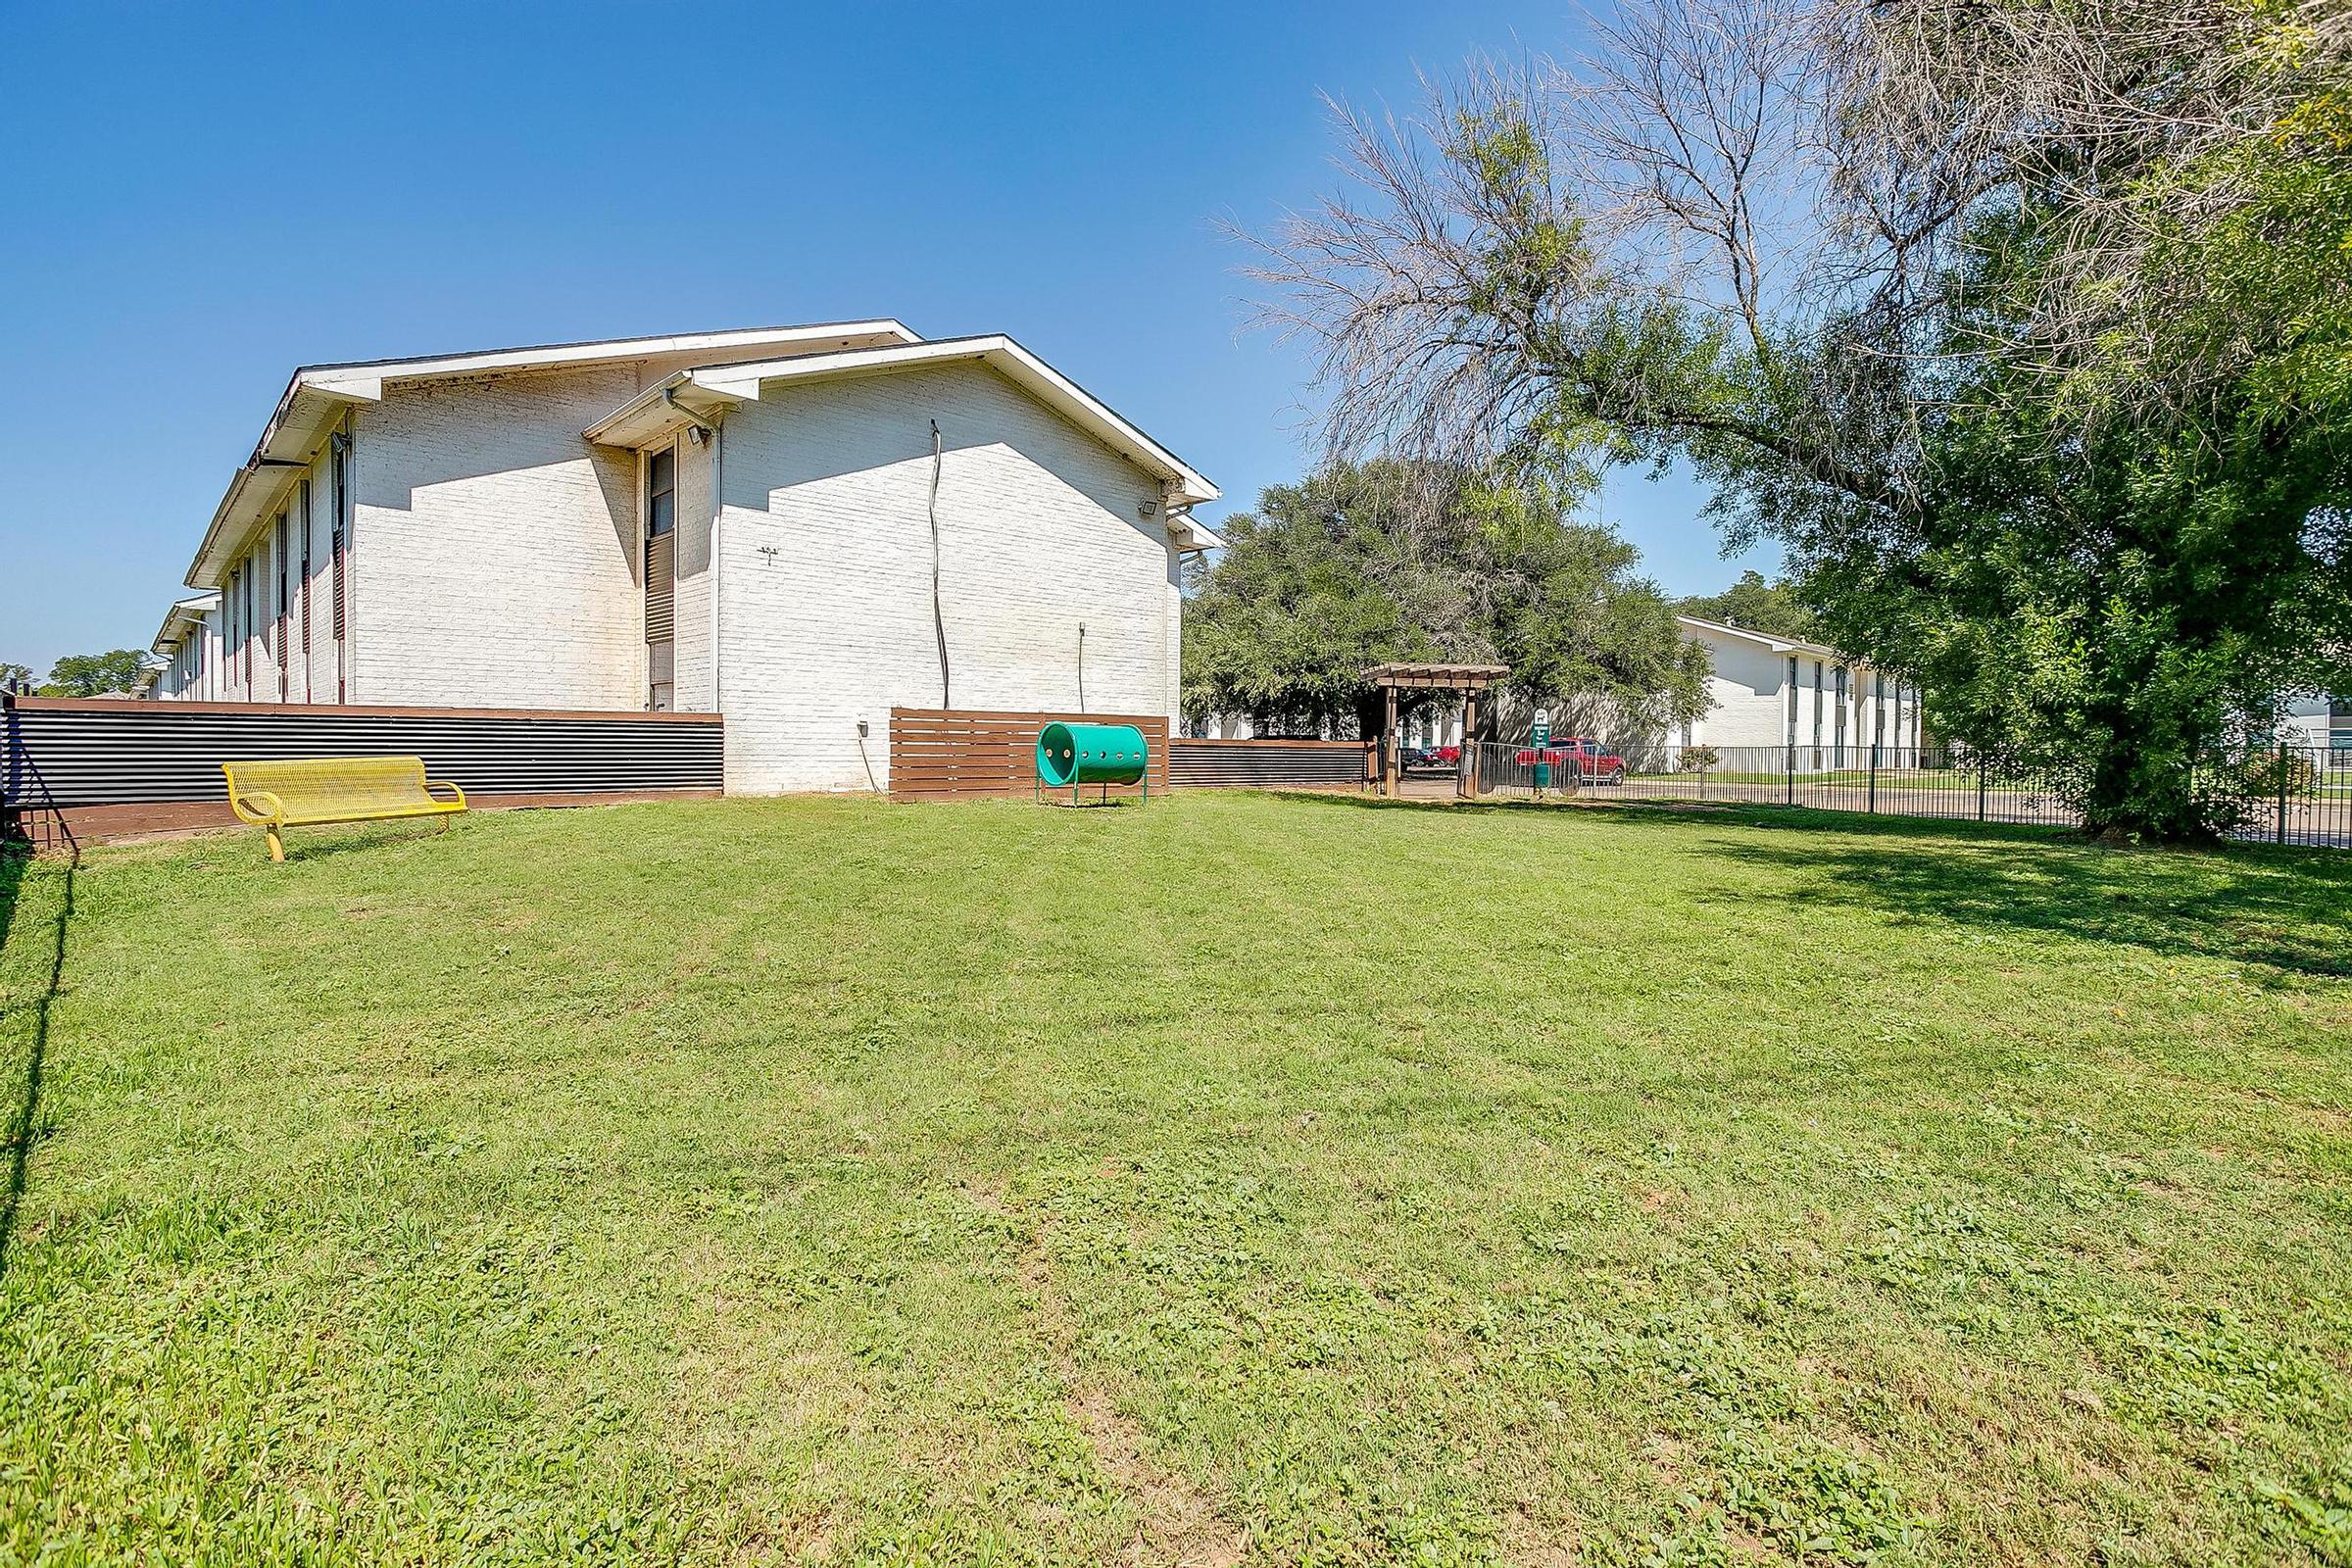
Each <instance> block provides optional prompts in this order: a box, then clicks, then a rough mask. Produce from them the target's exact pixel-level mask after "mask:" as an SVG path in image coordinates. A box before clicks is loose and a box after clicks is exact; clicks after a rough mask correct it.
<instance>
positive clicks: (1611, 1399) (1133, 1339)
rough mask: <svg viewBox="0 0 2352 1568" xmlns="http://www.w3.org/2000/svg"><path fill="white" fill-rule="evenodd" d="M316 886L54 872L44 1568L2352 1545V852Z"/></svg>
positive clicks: (1011, 820) (2068, 852)
mask: <svg viewBox="0 0 2352 1568" xmlns="http://www.w3.org/2000/svg"><path fill="white" fill-rule="evenodd" d="M292 845H293V850H294V859H293V860H292V862H291V863H289V864H287V865H284V866H274V867H273V866H270V865H269V864H267V863H266V862H265V861H264V858H263V851H262V846H261V842H260V839H259V837H258V835H253V836H237V837H232V838H208V839H202V840H193V841H186V842H180V843H174V844H167V845H156V846H148V847H143V848H133V849H123V850H113V851H102V852H99V853H98V854H96V855H95V856H93V857H92V858H90V859H89V860H88V861H87V862H86V863H85V864H84V865H83V867H82V868H81V869H80V871H78V872H77V873H75V874H74V875H73V878H72V881H71V885H70V887H69V883H68V879H67V875H66V873H65V871H64V869H63V868H62V867H60V866H57V865H53V864H39V865H35V866H33V867H32V868H30V869H29V870H25V868H24V867H23V864H22V862H11V864H13V867H14V868H13V869H11V870H9V871H7V872H6V873H0V874H4V875H5V877H6V880H5V881H0V888H6V889H8V890H9V891H8V892H7V893H5V894H0V904H4V905H5V906H7V907H10V910H11V912H10V914H9V916H8V921H7V937H6V944H5V948H4V950H0V1002H4V1005H5V1014H4V1016H0V1050H4V1052H5V1071H6V1077H5V1080H4V1082H5V1090H4V1096H5V1098H4V1099H0V1117H7V1118H11V1119H12V1121H11V1122H9V1123H0V1125H9V1126H11V1127H12V1130H15V1131H17V1132H18V1133H19V1136H17V1137H16V1139H15V1141H14V1144H13V1150H12V1152H13V1154H14V1157H15V1161H16V1163H15V1166H14V1179H13V1181H12V1185H11V1195H12V1196H11V1197H10V1198H9V1200H8V1208H7V1211H6V1213H5V1215H4V1216H0V1224H5V1226H6V1227H7V1232H6V1236H5V1243H4V1245H5V1255H4V1259H0V1560H5V1561H11V1562H15V1561H26V1560H32V1559H38V1560H39V1561H42V1562H45V1563H77V1562H84V1561H92V1562H95V1561H134V1560H135V1561H139V1562H154V1563H163V1562H202V1563H219V1564H248V1563H258V1562H279V1561H283V1562H293V1561H300V1562H305V1563H337V1562H400V1563H461V1562H464V1563H470V1562H483V1561H488V1562H548V1563H554V1562H564V1563H569V1562H575V1561H609V1562H628V1563H638V1562H668V1561H684V1562H691V1563H711V1564H747V1563H758V1562H801V1561H808V1562H847V1561H856V1562H893V1563H940V1564H946V1563H967V1562H983V1563H986V1562H1000V1563H1068V1564H1095V1563H1106V1562H1137V1563H1177V1562H1187V1563H1233V1562H1240V1561H1250V1562H1266V1563H1300V1564H1305V1563H1313V1564H1347V1563H1373V1562H1406V1563H1455V1562H1488V1561H1497V1562H1508V1563H1518V1564H1528V1565H1544V1564H1565V1563H1578V1564H1602V1563H1610V1564H1636V1563H1725V1562H1731V1563H1751V1562H1791V1561H1792V1562H1805V1563H1831V1562H1876V1563H1885V1564H1896V1563H1924V1562H1942V1563H2015V1564H2029V1563H2032V1564H2039V1563H2131V1562H2179V1563H2209V1562H2233V1563H2253V1562H2278V1561H2299V1560H2318V1561H2324V1562H2334V1563H2341V1562H2345V1561H2352V1112H2348V1110H2347V1106H2348V1105H2352V978H2348V977H2352V858H2348V857H2339V856H2331V855H2325V854H2320V855H2310V854H2307V855H2300V856H2296V855H2282V854H2278V853H2275V852H2272V853H2265V852H2259V851H2252V852H2236V853H2230V854H2227V855H2187V854H2159V853H2145V852H2139V853H2133V852H2116V851H2104V850H2097V849H2092V848H2088V847H2084V846H2081V845H2076V844H2067V843H2061V842H2058V841H2055V840H2052V839H2049V838H2046V837H2037V836H2034V834H2031V833H2028V832H2022V831H2010V832H2002V831H1998V830H1993V831H1985V830H1977V829H1957V828H1955V829H1950V830H1940V831H1939V830H1936V829H1934V828H1931V827H1929V826H1928V825H1926V824H1921V823H1912V822H1889V821H1885V820H1872V819H1868V818H1838V817H1821V816H1811V817H1808V816H1804V815H1802V814H1801V813H1773V812H1765V811H1748V812H1745V813H1736V812H1724V813H1717V814H1704V813H1696V812H1691V813H1676V812H1670V811H1657V810H1646V811H1645V810H1642V809H1600V810H1575V809H1541V808H1520V809H1445V808H1436V809H1415V808H1397V809H1376V808H1371V807H1368V806H1365V805H1361V804H1358V803H1355V802H1352V801H1344V800H1331V801H1316V800H1311V799H1279V798H1273V797H1267V796H1257V795H1234V796H1217V795H1204V794H1200V793H1194V794H1189V795H1185V796H1181V797H1179V798H1178V799H1177V800H1175V801H1173V802H1165V803H1163V802H1159V801H1154V802H1153V803H1152V805H1151V806H1150V807H1149V808H1145V809H1112V810H1100V809H1098V810H1090V811H1070V810H1054V809H1039V808H1036V807H1032V806H1030V805H1028V804H1026V803H1022V804H1019V805H1002V806H1000V805H995V804H984V805H975V806H963V807H927V808H926V807H890V806H886V805H883V804H880V803H877V802H873V801H870V800H822V801H809V800H798V801H776V802H711V803H704V804H694V805H676V806H644V807H618V808H612V809H602V810H593V811H569V812H537V813H513V814H507V815H500V816H482V817H477V818H474V819H471V820H468V821H466V822H463V823H461V824H459V825H458V826H457V827H456V828H454V829H453V830H452V831H451V832H450V833H448V834H447V835H444V836H441V837H431V836H419V835H417V834H415V833H414V832H412V831H410V830H406V829H377V830H361V831H352V832H332V831H314V832H312V833H310V834H308V835H296V836H295V837H294V838H293V840H292ZM69 895H70V897H71V901H72V907H71V917H70V919H66V918H64V911H65V901H66V900H67V899H68V897H69ZM61 920H62V922H63V923H62V930H63V933H64V935H63V949H62V951H63V959H62V968H60V967H57V964H58V954H59V951H60V950H59V933H60V931H61ZM53 970H54V971H55V975H54V980H53ZM27 1114H28V1119H29V1123H30V1126H29V1130H28V1132H26V1131H25V1129H23V1128H22V1127H16V1126H14V1125H13V1124H14V1123H21V1122H23V1121H25V1120H26V1119H27ZM45 1554H46V1555H45Z"/></svg>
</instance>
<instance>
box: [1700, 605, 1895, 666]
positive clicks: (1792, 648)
mask: <svg viewBox="0 0 2352 1568" xmlns="http://www.w3.org/2000/svg"><path fill="white" fill-rule="evenodd" d="M1674 618H1675V621H1676V623H1677V624H1679V625H1684V626H1691V627H1695V628H1696V629H1698V630H1700V631H1711V632H1714V633H1715V634H1716V635H1718V636H1722V637H1735V638H1738V639H1739V640H1740V641H1741V642H1747V643H1754V644H1756V645H1757V646H1758V647H1760V648H1769V649H1771V650H1772V651H1773V652H1774V653H1776V654H1809V655H1811V656H1812V657H1814V658H1816V659H1835V660H1838V662H1841V663H1847V664H1852V663H1858V662H1860V661H1858V660H1852V659H1847V658H1846V657H1845V655H1843V654H1841V653H1839V652H1838V650H1837V649H1835V648H1832V647H1831V646H1830V645H1829V644H1827V643H1817V642H1809V641H1807V640H1806V639H1805V638H1802V637H1775V636H1774V635H1773V634H1772V633H1770V632H1765V631H1757V630H1755V629H1754V628H1753V627H1749V626H1734V625H1730V624H1728V623H1727V622H1724V621H1720V620H1701V619H1699V618H1698V617H1697V616H1696V615H1677V616H1675V617H1674Z"/></svg>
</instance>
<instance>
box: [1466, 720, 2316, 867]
mask: <svg viewBox="0 0 2352 1568" xmlns="http://www.w3.org/2000/svg"><path fill="white" fill-rule="evenodd" d="M1478 771H1479V785H1480V789H1481V790H1482V792H1484V793H1488V794H1495V795H1505V796H1510V795H1522V796H1549V795H1570V794H1576V793H1579V792H1584V793H1591V794H1596V795H1599V796H1601V797H1603V798H1608V799H1620V800H1646V801H1720V802H1731V803H1744V804H1750V805H1758V806H1807V807H1813V808H1816V809H1821V810H1830V811H1863V812H1869V813H1873V814H1876V815H1881V816H1927V817H1940V818H1944V819H1948V820H1957V821H1971V822H2022V823H2032V824H2038V825H2042V826H2048V827H2080V826H2081V825H2082V813H2081V811H2080V810H2078V809H2076V808H2075V807H2073V806H2071V805H2069V804H2068V803H2069V802H2070V801H2073V800H2080V799H2081V798H2082V789H2081V785H2082V780H2081V779H2080V778H2079V777H2070V776H2068V775H2067V774H2065V773H2064V772H2062V771H2059V770H2053V769H2030V768H2023V767H2019V766H2016V765H2014V764H2011V763H2008V762H2005V761H2003V760H2000V759H1997V758H1994V757H1989V756H1985V755H1978V754H1971V753H1968V752H1964V751H1961V750H1959V749H1957V748H1952V747H1941V746H1930V747H1897V746H1846V747H1835V746H1652V747H1647V748H1627V749H1626V750H1624V751H1623V752H1615V751H1609V750H1606V749H1596V748H1591V747H1575V746H1564V745H1560V744H1557V743H1555V744H1554V745H1552V746H1550V747H1546V748H1543V749H1542V750H1539V749H1537V748H1536V747H1533V746H1530V745H1527V744H1524V743H1520V744H1514V743H1509V742H1493V741H1488V742H1481V743H1480V745H1479V768H1478ZM2194 784H2195V787H2196V789H2197V790H2198V792H2199V794H2200V795H2202V796H2203V797H2204V798H2205V799H2207V800H2208V801H2210V802H2212V803H2213V804H2214V806H2215V808H2216V809H2217V811H2218V812H2219V813H2220V814H2222V815H2223V816H2225V817H2226V818H2228V819H2229V822H2230V823H2231V825H2230V826H2229V829H2228V831H2229V836H2230V837H2232V838H2236V839H2242V840H2251V841H2260V842H2265V843H2275V844H2299V845H2309V846H2321V847H2332V848H2337V849H2344V848H2352V752H2347V751H2341V750H2335V751H2331V750H2329V749H2327V748H2325V747H2305V746H2276V747H2255V748H2249V749H2246V750H2243V751H2240V752H2237V753H2233V754H2230V755H2229V756H2224V757H2217V758H2215V759H2213V760H2210V761H2208V762H2206V763H2203V764H2200V766H2199V767H2198V768H2197V770H2196V773H2195V776H2194Z"/></svg>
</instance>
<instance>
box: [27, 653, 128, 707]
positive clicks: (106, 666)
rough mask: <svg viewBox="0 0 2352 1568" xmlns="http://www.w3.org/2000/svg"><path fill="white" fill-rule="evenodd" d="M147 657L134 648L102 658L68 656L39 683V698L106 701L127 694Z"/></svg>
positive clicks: (50, 668) (94, 656)
mask: <svg viewBox="0 0 2352 1568" xmlns="http://www.w3.org/2000/svg"><path fill="white" fill-rule="evenodd" d="M146 667H147V656H146V654H144V653H142V652H141V651H140V650H138V649H136V648H117V649H114V650H112V651H111V652H108V653H103V654H68V655H67V656H66V657H65V658H63V659H61V660H59V661H58V662H56V663H54V664H51V665H50V666H49V678H48V679H47V680H46V681H43V682H42V683H41V695H42V696H43V697H108V696H112V695H113V694H115V693H117V692H126V691H128V690H130V688H131V684H132V682H134V681H136V680H137V679H138V678H139V673H140V671H142V670H144V669H145V668H146Z"/></svg>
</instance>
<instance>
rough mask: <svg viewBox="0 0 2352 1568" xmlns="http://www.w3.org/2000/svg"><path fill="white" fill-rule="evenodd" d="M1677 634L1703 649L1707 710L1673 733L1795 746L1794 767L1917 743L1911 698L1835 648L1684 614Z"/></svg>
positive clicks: (1712, 741)
mask: <svg viewBox="0 0 2352 1568" xmlns="http://www.w3.org/2000/svg"><path fill="white" fill-rule="evenodd" d="M1676 619H1677V621H1678V622H1679V623H1680V625H1681V626H1682V630H1683V635H1684V636H1685V637H1686V638H1689V639H1690V640H1691V641H1692V642H1695V643H1697V644H1698V645H1699V646H1700V647H1701V648H1704V649H1705V650H1706V651H1707V661H1708V664H1709V666H1710V669H1709V673H1708V676H1707V699H1708V708H1707V712H1706V716H1704V717H1703V718H1700V719H1698V720H1697V721H1696V722H1694V723H1691V724H1688V725H1685V726H1683V728H1682V730H1681V731H1680V732H1679V733H1677V734H1676V735H1675V736H1674V739H1675V740H1676V741H1678V742H1680V743H1682V744H1684V745H1693V746H1714V747H1726V746H1793V747H1796V748H1798V753H1797V759H1796V766H1797V767H1798V768H1799V769H1800V770H1801V769H1805V768H1838V767H1853V766H1858V765H1860V764H1861V763H1862V762H1863V761H1864V760H1867V758H1868V749H1869V748H1870V747H1872V746H1874V745H1875V746H1880V747H1892V748H1896V749H1898V750H1902V751H1908V750H1910V749H1912V748H1914V747H1917V746H1918V745H1919V744H1920V740H1921V735H1920V721H1919V695H1918V693H1917V692H1916V691H1914V690H1913V689H1911V688H1910V687H1907V686H1905V685H1903V684H1902V683H1901V682H1900V681H1898V680H1896V679H1894V678H1893V677H1891V676H1889V675H1887V674H1886V673H1885V672H1884V671H1881V670H1877V669H1874V668H1872V667H1871V666H1870V665H1868V664H1865V663H1863V662H1860V661H1858V660H1851V659H1847V658H1846V657H1845V656H1844V655H1843V654H1840V653H1839V652H1838V650H1837V649H1835V648H1829V647H1825V646H1824V645H1822V644H1820V643H1814V642H1807V641H1805V640H1804V639H1803V638H1799V637H1775V636H1772V635H1770V634H1769V633H1766V632H1760V631H1751V630H1749V629H1748V628H1746V627H1744V626H1727V625H1724V624H1722V623H1720V622H1717V621H1712V620H1700V619H1698V618H1696V617H1695V616H1691V615H1681V616H1677V617H1676Z"/></svg>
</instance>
